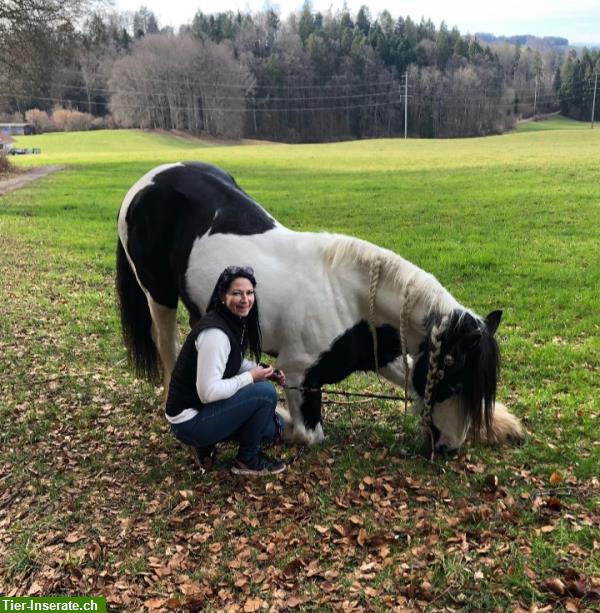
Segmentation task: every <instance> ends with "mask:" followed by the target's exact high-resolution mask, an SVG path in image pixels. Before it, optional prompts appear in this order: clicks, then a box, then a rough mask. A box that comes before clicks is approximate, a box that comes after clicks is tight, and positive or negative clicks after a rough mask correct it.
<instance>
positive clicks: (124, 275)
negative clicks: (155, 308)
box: [116, 240, 159, 382]
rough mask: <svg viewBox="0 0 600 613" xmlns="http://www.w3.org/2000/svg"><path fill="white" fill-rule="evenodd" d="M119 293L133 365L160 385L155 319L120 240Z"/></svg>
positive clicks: (118, 259)
mask: <svg viewBox="0 0 600 613" xmlns="http://www.w3.org/2000/svg"><path fill="white" fill-rule="evenodd" d="M116 290H117V298H118V302H119V311H120V313H121V329H122V332H123V340H124V342H125V347H126V349H127V356H128V358H129V363H130V364H131V365H132V367H133V369H134V371H135V372H136V374H137V375H138V376H140V377H143V378H145V379H148V380H150V381H152V382H157V381H159V368H158V351H157V348H156V345H155V344H154V341H153V340H152V335H151V329H152V315H151V313H150V308H149V307H148V301H147V299H146V295H145V294H144V292H143V291H142V288H141V287H140V285H139V283H138V280H137V278H136V276H135V274H134V272H133V269H132V268H131V265H130V263H129V260H128V259H127V254H126V253H125V249H124V248H123V244H122V243H121V241H120V240H119V241H118V242H117V277H116Z"/></svg>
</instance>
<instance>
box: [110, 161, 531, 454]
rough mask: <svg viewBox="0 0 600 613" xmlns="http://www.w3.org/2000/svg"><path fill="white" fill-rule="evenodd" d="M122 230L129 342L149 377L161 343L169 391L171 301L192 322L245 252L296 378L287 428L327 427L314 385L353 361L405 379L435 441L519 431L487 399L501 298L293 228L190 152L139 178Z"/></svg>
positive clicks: (443, 444) (120, 259)
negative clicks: (474, 301) (456, 294)
mask: <svg viewBox="0 0 600 613" xmlns="http://www.w3.org/2000/svg"><path fill="white" fill-rule="evenodd" d="M118 231H119V238H120V240H119V243H118V247H117V289H118V294H119V299H120V307H121V321H122V325H123V332H124V338H125V343H126V345H127V348H128V352H129V356H130V359H131V361H132V363H133V365H134V366H135V367H136V370H137V372H138V373H140V374H142V375H146V376H148V377H155V378H157V377H158V370H159V368H158V366H159V363H158V358H159V357H160V362H162V370H163V382H164V388H165V394H166V391H167V389H168V385H169V380H170V374H171V371H172V369H173V366H174V363H175V359H176V357H177V352H178V344H177V323H176V313H177V304H178V301H179V300H181V301H182V302H183V304H184V305H185V307H186V309H187V311H188V312H189V318H190V325H193V324H194V323H195V322H196V321H198V320H199V319H200V317H201V316H202V313H203V311H204V308H205V306H206V304H207V302H208V299H209V297H210V294H211V291H212V289H213V286H214V283H215V280H216V279H217V276H218V275H219V273H220V272H221V271H222V270H223V269H224V268H225V267H226V266H229V265H232V264H235V265H250V266H252V267H253V268H254V270H255V275H256V279H257V281H258V293H259V296H260V300H261V316H262V320H261V326H262V332H263V348H264V350H265V352H266V353H267V354H269V355H272V356H276V358H277V367H278V368H281V369H283V370H284V371H285V373H286V374H287V381H288V387H289V388H295V389H287V390H286V395H287V401H288V407H289V410H290V414H291V417H292V423H291V424H290V428H289V430H290V431H289V434H290V435H291V438H292V439H293V440H295V441H298V442H305V443H311V444H312V443H317V442H320V441H321V440H322V439H323V429H322V424H321V393H320V389H321V386H322V385H324V384H326V383H336V382H338V381H341V380H342V379H344V378H346V377H347V376H348V375H350V374H351V373H353V372H355V371H358V370H362V371H373V370H377V371H378V372H379V373H380V374H381V375H382V376H384V377H385V378H387V379H388V380H390V381H392V382H393V383H395V384H397V385H400V386H405V385H407V386H408V387H410V388H411V391H412V392H413V394H414V395H416V404H417V407H418V409H419V410H420V411H421V414H422V416H423V419H424V422H425V424H426V425H427V426H429V429H430V432H431V437H432V440H433V443H434V448H435V449H437V450H442V451H443V450H447V451H454V450H456V449H458V448H459V447H460V446H461V445H462V444H463V443H464V441H465V439H466V437H467V434H468V433H469V431H471V433H473V432H474V433H476V434H477V435H479V434H480V433H484V434H486V435H487V437H488V439H490V440H494V441H496V442H504V441H506V440H509V439H511V438H514V439H519V438H520V437H521V427H520V424H519V422H518V420H517V419H516V418H515V417H514V416H513V415H511V414H510V413H509V412H508V411H507V410H506V408H505V407H504V406H503V405H501V404H500V403H497V404H495V395H496V385H497V373H498V368H499V353H498V346H497V343H496V340H495V339H494V333H495V332H496V329H497V328H498V325H499V323H500V318H501V311H494V312H492V313H490V314H489V315H488V316H487V317H485V318H481V317H479V316H477V315H476V314H474V313H473V312H472V311H470V310H468V309H465V308H464V307H463V306H461V305H460V304H459V303H458V302H457V301H456V300H455V299H454V298H453V297H452V295H451V294H450V293H449V292H448V291H447V290H446V289H444V287H442V285H441V284H440V283H439V282H438V281H437V280H436V279H435V278H434V277H433V276H432V275H431V274H428V273H426V272H424V271H423V270H421V269H420V268H418V267H417V266H415V265H414V264H411V263H410V262H408V261H407V260H405V259H403V258H402V257H400V256H399V255H396V254H395V253H393V252H392V251H389V250H386V249H382V248H380V247H377V246H375V245H373V244H371V243H368V242H366V241H363V240H359V239H355V238H351V237H348V236H343V235H337V234H328V233H314V232H294V231H292V230H289V229H287V228H285V227H284V226H282V225H281V224H280V223H278V222H277V221H276V220H275V219H273V217H271V216H270V215H269V214H268V213H267V212H266V211H265V210H264V209H263V208H262V207H261V206H260V205H259V204H258V203H257V202H255V201H254V200H253V199H252V198H250V197H249V196H248V195H247V194H246V193H245V192H244V191H243V190H242V189H241V188H240V187H239V186H238V185H237V183H236V182H235V180H234V179H233V178H232V177H231V176H230V175H229V174H227V173H226V172H224V171H223V170H221V169H219V168H216V167H214V166H211V165H209V164H201V163H192V162H189V163H188V162H186V163H178V164H167V165H163V166H159V167H158V168H155V169H154V170H152V171H150V172H148V173H147V174H146V175H145V176H143V177H142V178H141V179H140V180H139V181H138V182H137V183H136V184H135V185H133V187H132V188H131V189H130V190H129V192H128V193H127V195H126V196H125V199H124V201H123V204H122V205H121V209H120V211H119V216H118ZM407 379H408V380H407ZM495 406H496V410H495V411H494V407H495Z"/></svg>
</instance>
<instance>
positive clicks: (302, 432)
mask: <svg viewBox="0 0 600 613" xmlns="http://www.w3.org/2000/svg"><path fill="white" fill-rule="evenodd" d="M324 440H325V434H323V426H322V425H321V424H318V425H317V427H316V428H315V429H314V430H313V429H311V428H306V427H305V426H304V424H301V425H298V424H295V425H294V430H293V432H292V437H291V442H292V443H296V444H298V445H317V444H319V443H322V442H323V441H324Z"/></svg>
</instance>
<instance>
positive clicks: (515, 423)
mask: <svg viewBox="0 0 600 613" xmlns="http://www.w3.org/2000/svg"><path fill="white" fill-rule="evenodd" d="M472 434H473V435H474V438H477V434H479V438H480V439H481V440H482V441H486V442H489V443H490V444H492V445H503V444H506V443H509V444H513V445H515V444H517V445H518V444H519V443H521V442H522V441H523V438H524V432H523V426H522V425H521V421H520V420H519V419H518V418H517V417H515V416H514V415H513V414H512V413H510V412H509V410H508V409H507V408H506V406H505V405H504V404H502V403H501V402H496V404H495V405H494V413H493V416H492V426H491V428H490V431H489V432H486V429H485V426H484V427H482V428H481V432H479V433H476V432H475V433H472Z"/></svg>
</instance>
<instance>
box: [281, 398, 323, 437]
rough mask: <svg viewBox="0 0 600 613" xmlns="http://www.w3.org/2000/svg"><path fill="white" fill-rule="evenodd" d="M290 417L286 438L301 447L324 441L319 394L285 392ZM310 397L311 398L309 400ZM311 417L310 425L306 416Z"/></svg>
mask: <svg viewBox="0 0 600 613" xmlns="http://www.w3.org/2000/svg"><path fill="white" fill-rule="evenodd" d="M285 395H286V400H287V405H288V409H289V413H290V416H291V427H290V428H289V430H288V434H287V436H286V438H287V439H288V440H290V442H293V443H298V444H301V445H315V444H317V443H320V442H322V441H323V440H324V439H325V435H324V434H323V425H322V424H321V394H320V393H319V394H314V393H311V394H305V393H303V392H301V391H300V390H293V389H286V390H285ZM310 396H312V398H310ZM307 415H311V416H312V418H311V419H310V423H307V421H306V416H307Z"/></svg>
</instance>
